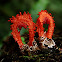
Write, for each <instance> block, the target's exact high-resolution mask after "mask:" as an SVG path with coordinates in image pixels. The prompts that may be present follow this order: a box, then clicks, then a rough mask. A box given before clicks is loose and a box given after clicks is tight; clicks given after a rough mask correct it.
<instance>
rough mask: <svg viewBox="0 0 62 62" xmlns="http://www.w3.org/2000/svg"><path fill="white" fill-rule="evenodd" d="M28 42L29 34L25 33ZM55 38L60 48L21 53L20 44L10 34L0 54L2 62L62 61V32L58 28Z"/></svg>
mask: <svg viewBox="0 0 62 62" xmlns="http://www.w3.org/2000/svg"><path fill="white" fill-rule="evenodd" d="M23 37H25V39H26V40H25V41H26V43H27V42H28V39H29V37H28V35H24V36H23ZM53 39H54V40H55V43H56V45H57V47H58V48H48V49H41V50H37V51H35V52H27V51H24V52H23V53H21V51H20V49H19V46H18V44H17V43H16V42H15V41H14V39H13V37H12V36H10V37H8V38H7V40H6V41H4V42H3V44H4V45H3V47H2V49H1V52H2V55H1V56H0V61H1V62H62V50H61V49H62V32H61V31H59V30H57V31H56V32H55V33H54V35H53Z"/></svg>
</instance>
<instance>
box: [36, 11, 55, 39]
mask: <svg viewBox="0 0 62 62" xmlns="http://www.w3.org/2000/svg"><path fill="white" fill-rule="evenodd" d="M38 15H39V17H38V19H37V32H38V34H39V37H41V36H43V37H44V35H43V34H44V28H43V24H45V23H46V24H49V26H48V31H47V33H46V37H47V38H49V39H51V38H52V35H53V32H54V26H55V23H54V20H53V17H52V16H51V13H50V14H48V12H47V11H46V10H44V11H43V10H42V11H41V12H39V14H38Z"/></svg>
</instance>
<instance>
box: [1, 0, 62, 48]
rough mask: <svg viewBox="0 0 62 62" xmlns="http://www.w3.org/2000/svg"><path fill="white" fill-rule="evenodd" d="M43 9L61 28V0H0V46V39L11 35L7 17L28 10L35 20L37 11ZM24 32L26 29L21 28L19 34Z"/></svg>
mask: <svg viewBox="0 0 62 62" xmlns="http://www.w3.org/2000/svg"><path fill="white" fill-rule="evenodd" d="M45 9H46V10H47V11H48V12H49V13H52V16H54V20H55V26H56V27H55V28H56V29H61V28H62V0H0V48H1V46H2V40H5V39H6V37H8V36H10V35H11V34H10V33H11V30H10V25H11V23H10V22H8V20H9V18H11V17H12V16H16V14H18V13H19V12H22V13H23V12H24V11H26V12H27V11H28V12H29V13H30V14H31V16H32V19H33V21H34V22H36V19H37V17H38V15H37V14H38V12H40V11H41V10H45ZM25 32H27V31H26V30H25V29H24V28H23V29H22V30H21V34H22V35H23V34H24V33H25Z"/></svg>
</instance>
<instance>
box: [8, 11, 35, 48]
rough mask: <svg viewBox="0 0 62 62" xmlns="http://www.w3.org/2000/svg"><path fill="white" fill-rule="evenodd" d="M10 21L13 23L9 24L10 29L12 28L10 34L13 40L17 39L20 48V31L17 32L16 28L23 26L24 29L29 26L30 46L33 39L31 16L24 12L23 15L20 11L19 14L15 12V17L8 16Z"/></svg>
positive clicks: (21, 44)
mask: <svg viewBox="0 0 62 62" xmlns="http://www.w3.org/2000/svg"><path fill="white" fill-rule="evenodd" d="M8 21H11V23H13V24H12V25H11V30H12V33H11V34H12V35H13V38H14V39H15V41H17V43H18V45H19V46H20V48H21V47H22V46H23V45H24V44H23V43H22V40H21V36H20V32H18V30H17V28H19V29H21V28H22V27H24V28H25V29H26V28H27V26H28V28H29V43H28V44H29V46H32V42H33V41H34V33H35V32H34V30H35V27H34V22H33V20H32V18H31V14H29V13H27V14H26V12H24V13H23V15H22V14H21V12H20V15H19V14H17V15H16V17H14V16H12V18H10V20H8Z"/></svg>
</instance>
